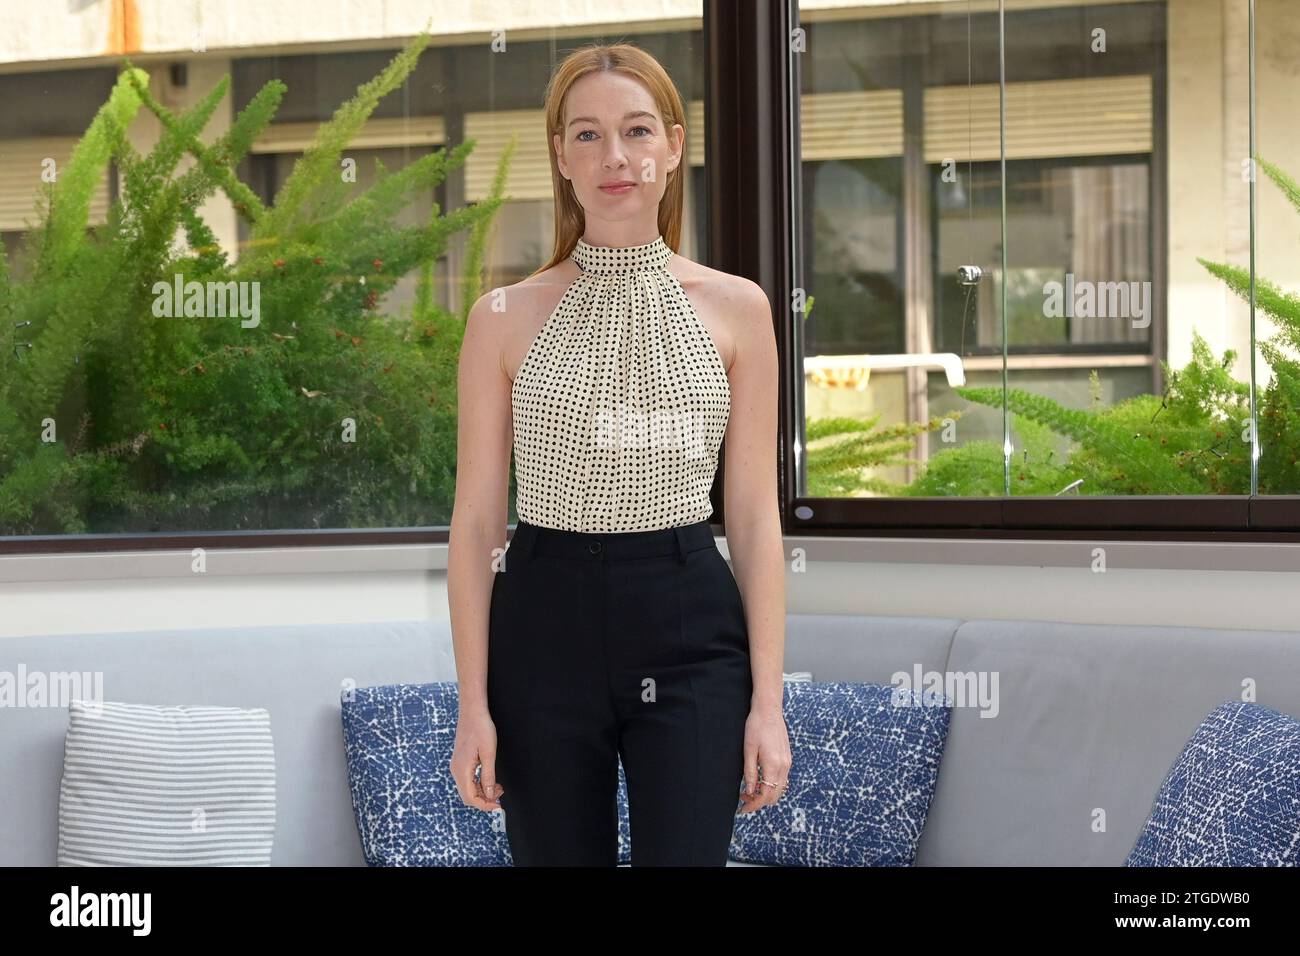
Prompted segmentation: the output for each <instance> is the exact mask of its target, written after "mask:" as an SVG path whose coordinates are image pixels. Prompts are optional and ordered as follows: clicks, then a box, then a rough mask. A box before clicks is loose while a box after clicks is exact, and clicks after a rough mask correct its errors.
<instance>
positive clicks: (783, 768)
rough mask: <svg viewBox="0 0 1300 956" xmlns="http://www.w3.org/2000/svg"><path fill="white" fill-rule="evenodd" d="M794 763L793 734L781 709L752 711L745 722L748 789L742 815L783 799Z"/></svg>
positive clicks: (746, 783) (744, 794)
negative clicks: (760, 774) (790, 732)
mask: <svg viewBox="0 0 1300 956" xmlns="http://www.w3.org/2000/svg"><path fill="white" fill-rule="evenodd" d="M791 762H792V760H791V756H790V735H789V734H788V733H787V732H786V729H785V717H784V715H783V714H782V713H781V708H780V707H775V708H762V709H754V708H751V709H750V712H749V718H748V719H747V720H746V721H745V787H744V789H743V790H741V792H740V794H741V799H742V800H743V801H744V805H743V806H742V807H741V808H740V811H739V812H741V813H753V812H754V811H755V810H758V809H760V808H761V807H766V806H771V805H772V804H774V803H776V802H777V801H778V800H780V799H781V797H782V796H784V795H785V791H786V784H787V782H788V781H789V779H790V764H791ZM760 772H761V773H762V781H760V780H759V773H760ZM773 784H774V785H775V786H773Z"/></svg>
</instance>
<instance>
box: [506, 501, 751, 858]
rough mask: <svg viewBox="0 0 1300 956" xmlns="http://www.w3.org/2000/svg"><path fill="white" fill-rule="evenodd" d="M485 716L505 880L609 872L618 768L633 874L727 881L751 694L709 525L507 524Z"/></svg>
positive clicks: (729, 590)
mask: <svg viewBox="0 0 1300 956" xmlns="http://www.w3.org/2000/svg"><path fill="white" fill-rule="evenodd" d="M489 620H490V623H489V641H488V681H487V684H488V709H489V711H490V713H491V715H492V720H493V722H494V724H495V725H496V729H497V758H496V774H497V782H498V783H500V785H501V786H502V787H503V788H504V791H505V792H504V793H503V794H502V796H501V806H502V809H503V810H504V811H505V826H506V837H507V839H508V841H509V843H510V851H511V856H512V857H513V858H514V862H515V864H516V865H517V866H614V865H616V864H617V856H618V815H617V804H616V802H615V800H616V794H617V788H618V760H619V759H620V757H621V759H622V762H623V770H624V773H625V774H626V777H627V787H628V818H629V822H630V824H631V849H632V864H633V865H634V866H646V865H656V866H665V865H667V866H725V865H726V862H727V850H728V846H729V844H730V842H731V835H732V826H733V824H734V822H735V815H736V810H737V809H738V807H739V804H740V789H741V786H742V783H743V778H744V734H745V721H746V718H747V717H748V716H749V705H750V697H751V695H752V692H753V681H752V676H751V673H750V660H749V636H748V631H747V629H746V624H745V612H744V606H743V604H742V603H741V596H740V589H739V588H738V587H737V585H736V580H735V577H734V576H733V575H732V573H731V569H730V567H728V565H727V562H726V560H725V559H724V558H723V557H722V554H721V553H720V552H719V551H718V548H717V545H716V544H715V543H714V540H713V534H712V532H711V531H710V529H709V525H708V522H705V521H701V522H699V523H697V524H692V525H686V526H682V527H677V528H666V529H662V530H656V531H634V532H618V533H603V532H594V533H585V532H576V531H561V530H557V529H553V528H542V527H538V526H536V525H532V524H528V523H526V522H522V521H521V522H519V524H518V526H517V529H516V531H515V534H514V537H513V538H512V539H511V541H510V546H509V548H508V549H507V551H506V554H505V560H504V570H501V571H498V572H497V574H496V576H495V578H494V579H493V584H492V599H491V612H490V619H489Z"/></svg>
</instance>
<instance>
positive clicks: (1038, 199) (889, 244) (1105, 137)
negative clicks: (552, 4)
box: [790, 0, 1300, 534]
mask: <svg viewBox="0 0 1300 956" xmlns="http://www.w3.org/2000/svg"><path fill="white" fill-rule="evenodd" d="M1231 6H1233V5H1227V6H1224V7H1223V8H1222V9H1221V10H1220V9H1219V8H1216V9H1214V10H1213V11H1208V10H1207V9H1206V8H1204V7H1203V6H1201V5H1198V4H1195V3H1187V2H1182V0H1169V2H1167V3H1166V2H1132V3H1093V2H1081V3H1077V4H1059V3H1044V2H1028V0H1023V2H1022V0H1007V2H1006V4H1005V8H1004V11H1003V13H1002V14H1001V15H1000V14H999V10H998V8H997V5H993V6H992V8H990V6H989V5H972V4H967V3H959V2H954V3H945V2H934V3H915V4H910V5H908V7H907V9H905V10H903V9H899V8H898V7H889V8H888V9H883V8H882V7H883V5H879V4H873V3H864V4H862V5H861V6H860V7H858V8H856V9H854V10H849V9H845V8H843V7H841V6H836V7H835V8H834V9H833V10H832V9H830V8H828V7H826V6H824V5H823V4H820V3H815V2H808V3H803V4H801V6H800V21H801V22H800V26H801V27H802V29H803V30H804V31H805V33H806V37H807V43H806V52H800V53H797V54H796V55H795V59H796V61H797V65H798V70H799V73H800V77H801V79H800V91H801V95H800V103H799V108H800V113H801V116H800V131H801V134H802V136H801V140H800V144H801V145H800V182H801V188H802V197H801V210H800V215H801V221H800V224H801V227H802V228H801V237H802V239H801V241H802V247H801V248H800V249H799V250H798V252H797V255H798V267H797V273H798V275H799V276H801V282H802V288H801V290H800V291H802V293H803V294H804V298H805V299H806V300H807V301H808V302H810V303H811V307H810V308H809V309H807V311H806V313H803V314H801V313H800V312H799V311H797V309H796V311H795V312H794V318H793V329H794V332H795V334H794V336H793V339H792V347H793V348H794V350H795V352H796V356H797V358H796V360H795V363H794V364H793V365H792V366H791V368H792V372H793V374H795V375H796V376H797V377H798V378H801V379H802V381H798V382H795V383H794V385H795V387H796V388H797V389H799V391H800V393H801V394H800V395H799V396H798V402H799V406H800V407H799V410H798V413H797V417H796V418H795V419H794V424H795V427H796V430H797V432H798V433H797V434H794V435H792V436H791V440H790V444H791V446H792V448H793V449H794V452H795V455H794V459H793V463H792V466H791V473H790V477H791V484H792V494H791V500H790V514H791V518H792V521H791V524H792V526H793V527H796V528H804V529H806V530H808V531H809V532H814V531H816V530H817V529H819V528H825V529H828V530H830V529H839V528H845V527H855V528H860V529H867V528H870V529H874V530H878V531H882V532H886V533H888V532H889V531H890V529H896V530H897V531H899V532H900V533H902V532H903V531H904V529H906V531H908V532H915V531H920V532H921V533H925V532H926V529H933V530H934V531H938V530H941V529H943V530H947V531H961V530H963V529H964V530H967V531H969V530H972V529H976V528H982V529H987V530H988V531H991V532H994V533H1010V532H1013V531H1015V530H1033V529H1044V530H1046V529H1051V530H1052V531H1053V532H1055V531H1061V530H1068V529H1075V530H1078V531H1079V532H1080V533H1085V534H1086V533H1088V532H1087V531H1086V530H1084V529H1088V528H1092V529H1101V528H1105V529H1107V530H1112V531H1113V530H1120V531H1123V530H1129V531H1134V532H1141V533H1146V532H1150V531H1152V530H1153V529H1159V528H1165V529H1171V530H1176V531H1188V530H1196V529H1208V528H1220V529H1224V530H1237V531H1244V530H1246V529H1248V528H1251V527H1258V528H1270V527H1278V526H1279V521H1278V519H1279V517H1281V516H1282V515H1283V514H1284V512H1282V511H1279V510H1273V511H1269V510H1268V508H1267V506H1264V507H1261V505H1262V504H1263V502H1262V500H1261V499H1262V498H1263V496H1266V495H1292V494H1294V493H1295V491H1296V489H1297V488H1298V487H1300V471H1297V469H1296V467H1295V465H1294V462H1290V461H1287V459H1290V458H1295V457H1296V454H1297V451H1298V450H1300V449H1297V444H1298V442H1297V439H1296V438H1295V437H1294V435H1293V434H1284V432H1283V429H1282V427H1281V426H1280V425H1279V424H1278V423H1279V422H1280V421H1284V420H1289V421H1294V418H1291V417H1290V413H1289V409H1290V408H1291V407H1292V403H1291V402H1290V401H1288V400H1287V399H1286V398H1285V397H1284V396H1285V395H1286V394H1295V392H1296V390H1297V389H1298V388H1300V384H1297V382H1296V379H1295V378H1294V376H1293V375H1292V370H1293V369H1296V368H1300V366H1296V365H1293V364H1289V362H1288V360H1286V359H1284V358H1283V357H1282V355H1281V353H1279V352H1277V351H1276V347H1279V346H1281V345H1282V344H1283V342H1284V341H1285V340H1286V339H1287V337H1288V335H1289V336H1290V344H1291V346H1295V345H1296V344H1297V343H1300V336H1296V335H1295V333H1294V330H1295V328H1296V327H1297V324H1296V323H1297V321H1300V309H1297V308H1296V307H1295V306H1294V304H1293V300H1292V301H1291V302H1285V301H1283V302H1281V303H1280V304H1279V305H1278V306H1277V307H1276V308H1277V311H1281V312H1282V313H1283V318H1284V319H1285V320H1287V321H1288V322H1289V326H1282V327H1281V328H1280V329H1279V331H1280V332H1281V333H1282V334H1281V335H1280V336H1279V337H1278V338H1277V339H1275V340H1274V343H1273V345H1272V346H1270V345H1267V344H1265V341H1264V340H1263V338H1262V333H1263V331H1264V329H1265V325H1264V324H1263V323H1262V322H1260V321H1258V320H1259V319H1260V318H1261V317H1262V316H1261V315H1259V314H1257V315H1256V316H1255V317H1254V318H1252V315H1251V308H1250V306H1249V304H1248V301H1245V300H1246V299H1248V288H1249V278H1248V276H1249V269H1250V261H1251V260H1250V251H1251V231H1252V223H1251V219H1250V215H1249V213H1250V196H1251V185H1250V175H1249V169H1250V163H1249V156H1250V155H1251V152H1250V140H1249V133H1250V126H1249V117H1250V114H1251V105H1252V104H1251V102H1250V98H1249V89H1248V78H1249V76H1250V71H1251V69H1254V70H1255V75H1256V77H1257V80H1258V84H1259V88H1260V90H1261V91H1266V92H1265V93H1261V94H1260V97H1259V98H1258V102H1257V106H1258V110H1259V117H1260V120H1259V129H1260V130H1261V131H1262V132H1264V133H1265V134H1266V133H1267V131H1268V130H1269V128H1270V122H1271V123H1272V124H1273V125H1274V126H1277V125H1280V124H1285V122H1286V119H1285V111H1284V110H1282V108H1281V105H1280V104H1281V102H1282V90H1284V89H1289V88H1290V86H1291V84H1292V80H1291V79H1290V77H1291V75H1292V74H1291V72H1290V71H1288V69H1287V68H1286V66H1285V65H1284V63H1285V56H1284V54H1283V53H1282V51H1281V49H1280V47H1277V46H1276V45H1275V44H1268V45H1266V46H1265V47H1264V50H1265V51H1266V52H1264V53H1263V54H1262V55H1260V56H1258V57H1256V56H1255V54H1254V53H1253V51H1252V49H1251V47H1250V45H1249V42H1248V39H1249V36H1250V32H1249V26H1250V16H1251V12H1250V9H1249V5H1247V4H1241V5H1240V10H1239V11H1238V10H1235V9H1232V10H1230V9H1229V7H1231ZM1207 14H1208V15H1207ZM1281 15H1282V14H1281V12H1280V10H1277V9H1272V8H1268V9H1261V10H1260V11H1259V12H1258V13H1257V14H1256V16H1258V17H1259V18H1260V20H1261V24H1259V25H1256V27H1255V29H1256V31H1257V34H1258V35H1260V36H1263V35H1266V34H1264V33H1259V32H1258V31H1260V30H1261V29H1267V28H1266V26H1264V25H1263V24H1264V23H1266V22H1274V21H1275V20H1276V18H1277V17H1279V16H1281ZM1000 55H1001V56H1002V57H1003V58H1004V63H1005V73H1002V71H1001V69H1000V62H999V56H1000ZM1267 93H1271V95H1272V97H1276V99H1266V98H1265V97H1266V94H1267ZM1283 141H1284V137H1281V135H1280V130H1279V131H1278V138H1277V139H1276V141H1275V151H1276V152H1278V153H1280V158H1279V160H1278V161H1277V162H1278V164H1279V165H1281V166H1285V165H1286V163H1287V161H1288V160H1287V157H1286V155H1285V154H1286V150H1285V146H1284V145H1282V143H1283ZM1260 142H1261V143H1262V142H1264V139H1261V140H1260ZM830 144H834V145H833V146H831V145H830ZM828 148H830V149H833V150H834V151H835V157H834V158H833V159H828V158H827V157H826V156H825V155H824V151H825V150H826V149H828ZM1264 158H1265V159H1267V157H1264ZM1291 173H1292V175H1300V169H1294V170H1291ZM1268 179H1269V177H1267V176H1265V175H1264V174H1263V173H1260V175H1259V176H1258V177H1257V178H1256V186H1257V190H1258V202H1259V210H1260V216H1259V220H1260V222H1261V223H1262V222H1266V221H1272V220H1274V219H1276V220H1277V222H1278V223H1279V225H1280V222H1281V221H1283V220H1285V219H1288V218H1294V217H1296V216H1297V215H1300V211H1298V210H1297V209H1294V208H1292V207H1291V205H1290V204H1289V203H1288V202H1287V199H1286V196H1285V192H1284V190H1283V189H1281V188H1279V185H1280V183H1281V179H1280V177H1277V184H1275V183H1271V182H1268ZM1292 225H1294V223H1292ZM1293 232H1294V230H1293ZM1271 238H1272V241H1273V242H1275V243H1276V244H1277V245H1279V246H1282V247H1286V244H1287V242H1288V240H1286V239H1284V238H1283V237H1282V236H1281V234H1280V233H1278V234H1276V235H1274V236H1272V237H1271ZM1290 251H1291V253H1292V263H1293V261H1294V255H1293V254H1294V252H1295V251H1296V250H1295V249H1294V247H1293V246H1292V247H1290ZM1279 252H1280V250H1279ZM1261 260H1262V257H1261ZM1274 262H1275V268H1276V269H1277V270H1278V271H1277V273H1276V274H1277V275H1281V276H1283V277H1286V278H1290V279H1292V280H1294V279H1296V278H1297V277H1296V276H1294V275H1293V273H1294V272H1295V267H1294V265H1293V264H1292V263H1287V262H1284V261H1283V258H1282V255H1281V254H1279V255H1278V256H1277V257H1276V259H1275V260H1274ZM1234 286H1235V287H1236V288H1237V289H1238V290H1242V291H1244V293H1245V295H1244V296H1239V295H1236V294H1234V291H1233V287H1234ZM1292 287H1294V283H1293V285H1292ZM1265 301H1277V300H1265ZM1288 327H1289V329H1290V330H1291V331H1290V332H1289V333H1287V332H1286V328H1288ZM1266 355H1268V356H1271V357H1273V358H1274V359H1276V361H1273V362H1264V361H1262V360H1263V359H1264V358H1265V357H1266ZM1252 357H1253V362H1254V366H1255V373H1256V374H1257V376H1258V377H1259V381H1260V382H1264V381H1267V380H1268V377H1269V375H1270V374H1272V373H1276V377H1275V378H1274V379H1273V382H1274V383H1275V384H1272V385H1267V386H1263V387H1257V389H1256V391H1255V395H1254V398H1253V400H1252V397H1251V389H1250V382H1251V378H1252ZM800 372H801V373H802V374H800ZM1261 416H1268V417H1261ZM1266 422H1271V424H1266ZM1266 430H1267V431H1269V435H1268V440H1267V441H1264V442H1263V447H1262V448H1259V447H1257V446H1256V444H1255V443H1254V441H1253V436H1254V435H1255V434H1257V433H1260V432H1263V431H1266ZM1297 434H1300V432H1297ZM1255 454H1260V455H1261V457H1260V458H1259V463H1260V467H1259V469H1258V474H1254V473H1253V470H1252V456H1253V455H1255ZM1270 454H1271V455H1272V463H1271V464H1272V467H1268V463H1269V462H1270ZM1279 459H1281V460H1279ZM1288 465H1289V467H1286V466H1288ZM1156 499H1165V500H1166V501H1167V504H1162V505H1160V506H1159V507H1155V506H1154V502H1155V500H1156ZM1180 499H1181V500H1182V504H1181V505H1180V504H1179V500H1180ZM1142 500H1147V501H1150V502H1152V505H1151V506H1144V505H1143V504H1142V503H1141V502H1142ZM1269 516H1271V517H1269Z"/></svg>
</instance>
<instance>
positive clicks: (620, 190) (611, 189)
mask: <svg viewBox="0 0 1300 956" xmlns="http://www.w3.org/2000/svg"><path fill="white" fill-rule="evenodd" d="M635 186H636V183H618V184H616V185H613V186H601V187H600V189H601V191H602V192H607V193H609V194H611V195H613V196H621V195H623V194H624V193H625V192H629V191H630V190H631V189H633V187H635Z"/></svg>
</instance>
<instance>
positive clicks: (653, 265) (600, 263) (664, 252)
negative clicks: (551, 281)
mask: <svg viewBox="0 0 1300 956" xmlns="http://www.w3.org/2000/svg"><path fill="white" fill-rule="evenodd" d="M569 256H570V258H572V259H573V260H574V261H575V262H577V263H578V265H579V266H581V267H582V271H583V272H594V273H596V274H597V275H621V274H624V273H631V272H653V271H658V270H662V269H663V268H665V267H666V266H667V265H668V260H669V259H671V258H672V257H673V251H672V250H671V249H669V248H668V244H667V243H666V242H664V237H663V236H657V237H655V239H654V240H653V241H652V242H647V243H644V244H643V245H639V246H593V245H591V243H589V242H587V241H586V240H585V239H583V238H582V237H581V236H579V237H578V244H577V245H576V246H574V247H573V252H571V253H569Z"/></svg>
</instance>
